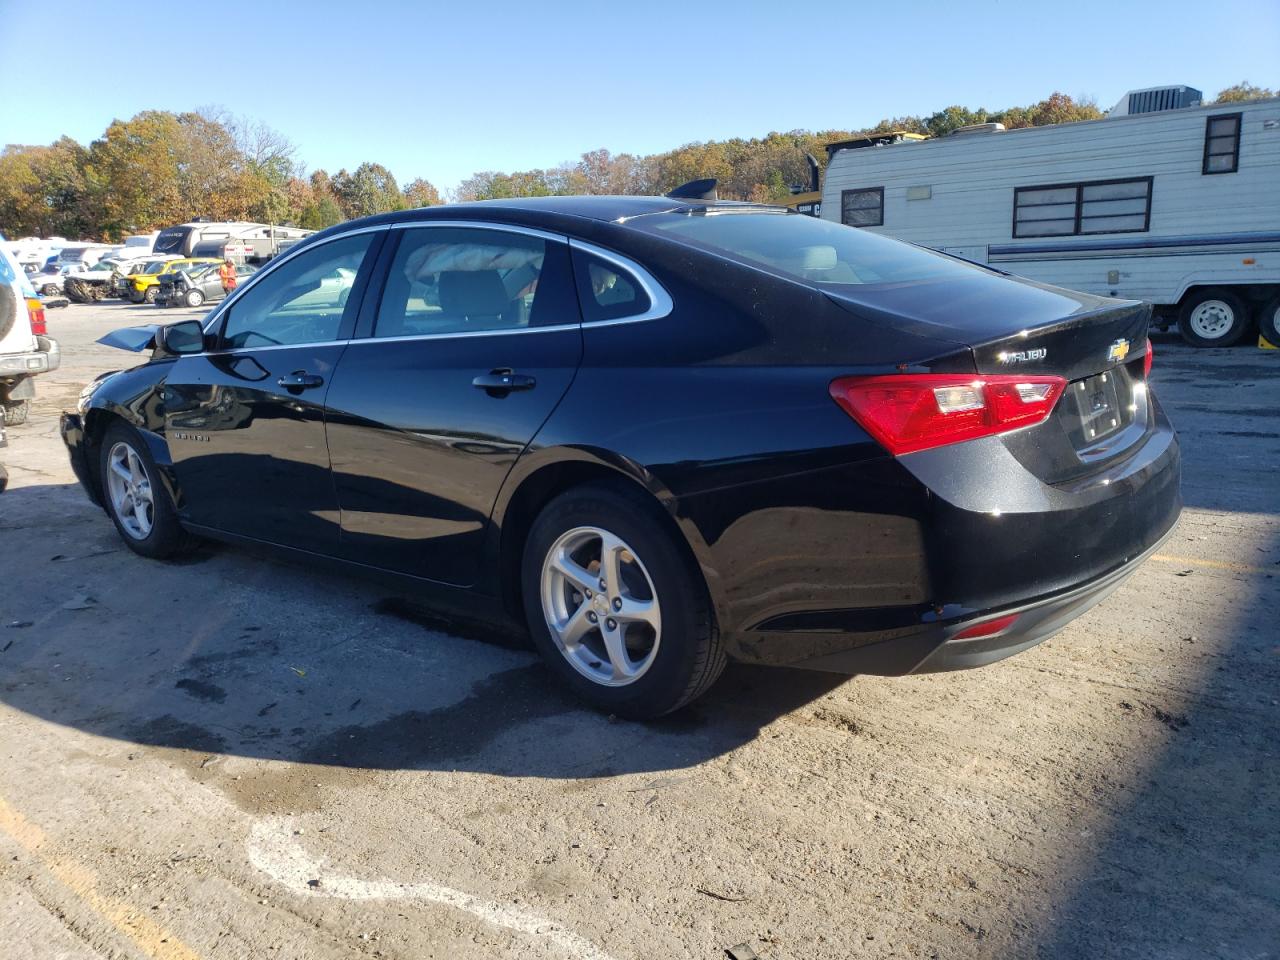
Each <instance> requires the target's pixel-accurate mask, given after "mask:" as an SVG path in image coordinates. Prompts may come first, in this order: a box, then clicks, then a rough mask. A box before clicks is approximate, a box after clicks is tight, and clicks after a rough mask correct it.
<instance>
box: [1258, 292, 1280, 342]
mask: <svg viewBox="0 0 1280 960" xmlns="http://www.w3.org/2000/svg"><path fill="white" fill-rule="evenodd" d="M1258 330H1259V332H1261V334H1262V335H1263V336H1264V337H1266V338H1267V342H1268V343H1270V344H1271V345H1272V346H1273V347H1280V296H1276V297H1272V298H1271V299H1270V300H1268V301H1267V303H1266V306H1264V307H1263V308H1262V312H1261V313H1259V314H1258Z"/></svg>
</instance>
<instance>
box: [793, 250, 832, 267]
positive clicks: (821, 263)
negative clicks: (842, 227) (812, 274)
mask: <svg viewBox="0 0 1280 960" xmlns="http://www.w3.org/2000/svg"><path fill="white" fill-rule="evenodd" d="M800 255H801V258H802V259H801V263H800V265H801V268H802V269H804V270H834V269H835V266H836V248H835V247H829V246H827V245H826V244H819V245H818V246H814V247H801V248H800Z"/></svg>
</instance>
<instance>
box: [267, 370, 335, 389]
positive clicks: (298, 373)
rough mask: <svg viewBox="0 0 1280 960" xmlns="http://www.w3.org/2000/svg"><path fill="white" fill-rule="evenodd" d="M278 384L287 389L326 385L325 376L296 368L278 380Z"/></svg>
mask: <svg viewBox="0 0 1280 960" xmlns="http://www.w3.org/2000/svg"><path fill="white" fill-rule="evenodd" d="M276 385H277V386H281V387H284V388H285V389H286V390H310V389H311V388H313V387H322V386H324V377H321V376H319V375H317V374H314V373H307V372H306V371H305V370H295V371H293V373H288V374H285V375H284V376H283V377H281V378H280V379H279V380H277V381H276Z"/></svg>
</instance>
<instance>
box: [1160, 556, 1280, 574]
mask: <svg viewBox="0 0 1280 960" xmlns="http://www.w3.org/2000/svg"><path fill="white" fill-rule="evenodd" d="M1151 559H1152V560H1159V561H1160V562H1161V563H1180V564H1184V565H1185V566H1188V567H1212V568H1213V569H1215V570H1233V571H1235V572H1236V573H1272V572H1273V571H1271V570H1268V569H1267V568H1266V567H1251V566H1249V564H1247V563H1231V562H1230V561H1228V560H1201V559H1200V558H1199V557H1174V556H1170V555H1169V554H1167V553H1157V554H1153V555H1152V557H1151Z"/></svg>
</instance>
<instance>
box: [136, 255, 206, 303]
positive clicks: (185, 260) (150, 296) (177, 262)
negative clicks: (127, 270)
mask: <svg viewBox="0 0 1280 960" xmlns="http://www.w3.org/2000/svg"><path fill="white" fill-rule="evenodd" d="M217 262H218V261H217V260H214V259H213V258H211V257H198V258H196V257H176V258H172V259H169V260H165V261H164V262H163V263H162V264H161V265H160V266H158V267H157V266H155V263H156V261H152V262H151V263H148V264H147V266H146V268H145V269H144V270H143V271H142V272H141V273H134V274H130V275H129V276H128V277H126V278H125V280H126V283H125V296H126V297H127V298H128V299H129V300H131V301H132V302H134V303H155V302H156V295H157V294H159V292H160V278H161V277H162V276H164V275H165V274H169V273H174V272H176V271H178V270H185V269H187V268H188V267H194V266H203V265H205V264H209V263H217Z"/></svg>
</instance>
